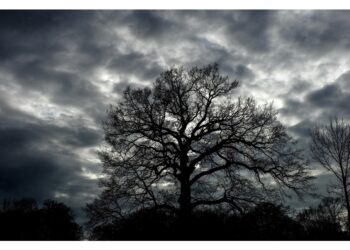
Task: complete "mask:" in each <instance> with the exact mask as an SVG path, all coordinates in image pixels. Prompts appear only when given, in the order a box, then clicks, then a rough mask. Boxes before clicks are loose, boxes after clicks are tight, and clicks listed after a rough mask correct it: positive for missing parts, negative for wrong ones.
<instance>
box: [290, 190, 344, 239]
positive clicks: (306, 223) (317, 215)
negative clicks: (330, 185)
mask: <svg viewBox="0 0 350 250" xmlns="http://www.w3.org/2000/svg"><path fill="white" fill-rule="evenodd" d="M342 212H343V206H342V204H341V200H340V199H339V198H332V197H326V198H324V199H323V200H322V201H321V203H320V204H319V205H318V206H317V207H309V208H307V209H305V210H303V211H301V212H300V213H299V214H298V215H297V217H296V219H297V221H298V222H299V223H300V224H301V226H302V227H303V231H304V232H303V235H304V237H305V239H309V240H319V239H323V240H326V239H332V240H335V239H343V238H344V232H343V231H342V230H341V215H342Z"/></svg>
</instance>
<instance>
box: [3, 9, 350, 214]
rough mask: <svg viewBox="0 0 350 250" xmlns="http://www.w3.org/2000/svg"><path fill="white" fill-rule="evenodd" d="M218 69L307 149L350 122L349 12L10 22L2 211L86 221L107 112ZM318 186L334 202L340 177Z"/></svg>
mask: <svg viewBox="0 0 350 250" xmlns="http://www.w3.org/2000/svg"><path fill="white" fill-rule="evenodd" d="M214 62H217V63H219V67H220V69H221V73H222V74H225V75H228V76H229V77H230V79H232V80H235V79H236V80H238V81H239V82H240V85H239V88H238V89H237V90H236V95H237V96H238V95H243V96H253V97H255V98H256V100H257V101H258V102H259V103H264V102H273V103H274V107H275V108H276V109H277V110H279V119H280V121H281V122H282V123H283V124H284V125H285V126H287V127H288V131H289V132H290V134H291V135H292V136H293V137H294V138H296V139H299V140H300V146H303V147H306V148H307V144H308V140H309V129H310V128H312V126H313V125H314V124H315V123H320V124H323V123H326V122H327V120H328V119H329V117H330V116H331V115H333V116H334V115H338V116H343V117H344V118H345V119H350V12H349V11H305V10H303V11H1V12H0V152H1V157H0V199H2V198H21V197H33V198H36V199H38V200H39V201H42V200H43V199H46V198H55V199H58V200H60V201H63V202H66V203H67V204H68V205H70V206H72V207H73V208H74V209H75V211H79V210H78V208H80V207H83V206H84V205H85V203H86V202H88V201H91V200H92V199H93V198H94V197H95V196H96V195H97V194H98V192H99V189H98V187H97V178H98V176H99V173H100V171H101V166H100V163H99V160H98V158H97V156H96V150H97V149H98V148H99V146H100V145H101V143H102V142H103V131H102V130H101V122H102V120H103V119H104V118H105V115H106V112H105V111H106V109H107V108H108V105H109V104H113V103H115V102H116V101H117V100H118V99H119V98H120V96H121V93H122V91H123V90H124V88H125V87H126V86H128V85H131V86H136V87H142V86H147V85H150V84H151V83H152V82H153V81H154V80H155V78H156V77H157V76H158V75H159V74H160V73H161V72H162V71H164V70H166V69H169V68H170V67H172V66H185V67H192V66H203V65H206V64H209V63H214ZM313 174H315V175H318V178H317V179H316V185H317V187H319V189H320V192H324V190H325V188H324V187H325V184H327V183H328V182H329V180H330V176H329V174H327V173H324V172H322V171H320V170H313ZM306 202H307V201H306ZM77 213H78V214H79V212H77Z"/></svg>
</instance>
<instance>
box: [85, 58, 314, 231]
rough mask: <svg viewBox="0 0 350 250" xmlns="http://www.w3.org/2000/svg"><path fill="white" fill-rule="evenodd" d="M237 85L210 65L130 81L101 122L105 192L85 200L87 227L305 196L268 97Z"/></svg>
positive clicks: (296, 160)
mask: <svg viewBox="0 0 350 250" xmlns="http://www.w3.org/2000/svg"><path fill="white" fill-rule="evenodd" d="M237 87H238V82H237V81H230V80H229V78H228V77H227V76H222V75H221V74H220V73H219V68H218V65H217V64H213V65H208V66H205V67H193V68H191V69H189V70H185V69H184V68H171V69H169V70H167V71H165V72H163V73H162V74H161V75H160V76H159V77H158V78H157V79H156V81H155V82H154V84H153V86H152V87H145V88H130V87H128V88H126V89H125V91H124V95H123V98H122V99H121V100H120V101H119V102H118V103H117V104H115V105H111V107H110V109H109V110H108V116H107V119H106V121H105V123H104V130H105V140H106V147H105V148H104V149H103V150H101V151H100V157H101V160H102V162H103V173H104V178H102V179H101V186H102V187H103V188H104V190H103V192H102V194H101V195H100V197H99V198H98V199H96V200H95V201H94V202H93V203H91V204H88V206H87V212H88V214H89V217H90V221H89V224H90V226H94V225H98V224H100V223H103V222H106V221H108V220H109V219H113V218H116V217H123V216H125V215H126V214H128V213H131V212H134V211H137V210H139V209H144V208H152V209H167V210H169V211H172V212H174V213H175V214H177V215H179V216H180V217H182V218H188V217H189V216H190V214H191V212H192V211H193V210H195V209H200V208H203V207H207V206H221V207H222V208H227V209H229V210H231V211H236V212H243V211H244V209H245V208H246V207H247V206H249V205H250V204H252V203H253V204H254V203H258V202H262V201H265V200H269V199H271V198H273V197H277V196H278V195H279V194H280V192H277V191H283V190H284V188H289V189H291V190H293V191H295V192H296V193H297V194H301V193H302V192H303V191H304V190H305V189H306V188H307V187H308V183H309V180H310V179H311V177H310V176H309V175H308V172H307V169H306V164H305V161H304V159H303V155H302V152H301V151H300V150H297V149H295V145H294V141H293V140H292V138H291V137H290V136H288V135H287V133H286V129H285V127H284V126H283V125H282V124H281V123H280V122H279V121H278V119H277V112H276V111H275V110H274V109H273V107H272V105H271V104H264V105H258V104H257V103H256V102H255V101H254V99H253V98H251V97H247V98H242V97H238V98H234V96H235V91H236V90H237Z"/></svg>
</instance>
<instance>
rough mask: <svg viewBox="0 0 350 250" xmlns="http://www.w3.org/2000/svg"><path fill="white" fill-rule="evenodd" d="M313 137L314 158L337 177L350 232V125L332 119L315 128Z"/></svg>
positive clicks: (312, 150)
mask: <svg viewBox="0 0 350 250" xmlns="http://www.w3.org/2000/svg"><path fill="white" fill-rule="evenodd" d="M311 136H312V142H311V146H310V148H311V152H312V155H313V158H314V159H315V160H316V161H317V162H318V163H319V164H320V165H321V166H322V167H324V168H325V169H327V170H328V171H330V172H332V173H333V174H334V176H335V177H336V180H337V184H338V185H337V187H338V188H339V190H340V191H341V196H342V198H343V200H344V204H345V206H346V210H347V214H348V215H347V224H348V231H349V232H350V202H349V184H350V183H349V180H350V125H349V124H346V123H345V122H344V120H343V119H341V120H339V118H337V117H335V118H331V119H330V121H329V124H328V125H326V126H317V127H315V128H314V129H313V131H312V133H311Z"/></svg>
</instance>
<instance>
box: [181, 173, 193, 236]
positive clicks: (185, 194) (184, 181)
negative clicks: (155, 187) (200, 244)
mask: <svg viewBox="0 0 350 250" xmlns="http://www.w3.org/2000/svg"><path fill="white" fill-rule="evenodd" d="M180 185H181V193H180V198H179V203H180V213H179V224H178V225H179V236H180V237H181V239H183V240H185V239H189V237H190V234H191V210H192V208H191V186H190V178H189V175H184V176H182V178H181V180H180Z"/></svg>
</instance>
